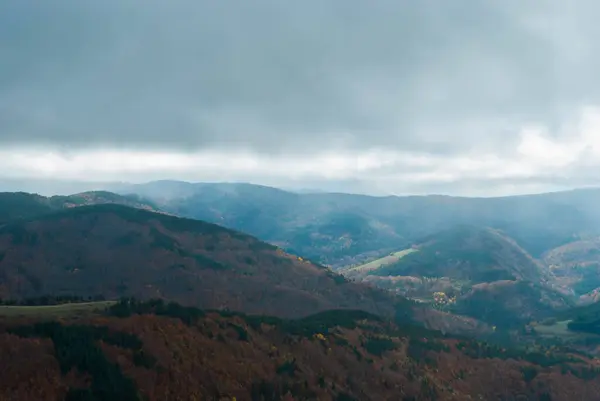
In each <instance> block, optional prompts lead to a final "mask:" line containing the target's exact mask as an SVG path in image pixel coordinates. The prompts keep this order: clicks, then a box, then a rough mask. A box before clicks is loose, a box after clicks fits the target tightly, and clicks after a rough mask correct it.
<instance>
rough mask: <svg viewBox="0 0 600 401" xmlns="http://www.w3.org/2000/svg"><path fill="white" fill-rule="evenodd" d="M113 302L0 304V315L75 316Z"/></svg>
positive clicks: (104, 306)
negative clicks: (29, 304)
mask: <svg viewBox="0 0 600 401" xmlns="http://www.w3.org/2000/svg"><path fill="white" fill-rule="evenodd" d="M114 303H115V301H99V302H81V303H68V304H60V305H41V306H13V305H0V317H36V318H58V317H76V316H83V315H89V314H90V313H94V312H101V311H104V310H105V309H106V308H107V307H109V306H111V305H114Z"/></svg>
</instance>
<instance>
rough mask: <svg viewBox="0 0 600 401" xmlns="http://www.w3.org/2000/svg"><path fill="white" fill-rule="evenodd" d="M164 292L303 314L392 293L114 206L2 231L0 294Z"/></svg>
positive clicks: (365, 305) (241, 239) (230, 235)
mask: <svg viewBox="0 0 600 401" xmlns="http://www.w3.org/2000/svg"><path fill="white" fill-rule="evenodd" d="M61 294H67V295H75V296H83V297H87V296H95V295H103V296H104V297H105V298H106V299H113V298H118V297H121V296H135V297H138V298H142V299H146V298H153V297H158V298H164V299H167V300H172V301H177V302H181V303H183V304H186V305H193V306H198V307H202V308H214V309H224V308H228V309H231V310H238V311H243V312H248V313H267V314H272V315H277V316H302V315H306V314H310V313H315V312H318V311H321V310H326V309H331V308H358V309H364V310H367V311H370V312H373V313H381V314H387V315H390V316H391V315H393V314H394V313H395V309H394V308H395V306H394V302H395V301H394V300H393V299H392V298H391V297H389V296H388V295H386V294H385V293H383V292H381V291H377V290H375V289H370V288H368V287H365V286H363V285H359V284H354V283H349V282H347V281H346V280H345V279H344V278H343V277H342V276H339V275H337V274H334V273H332V272H331V271H330V270H328V269H326V268H325V267H323V266H320V265H316V264H314V263H311V262H309V261H307V260H304V259H302V258H299V257H296V256H293V255H290V254H287V253H285V252H283V251H282V250H280V249H278V248H277V247H275V246H273V245H270V244H267V243H264V242H261V241H259V240H257V239H255V238H253V237H250V236H248V235H245V234H242V233H239V232H236V231H231V230H228V229H226V228H223V227H221V226H218V225H214V224H210V223H205V222H202V221H198V220H191V219H182V218H177V217H173V216H168V215H164V214H159V213H153V212H150V211H147V210H142V209H136V208H130V207H127V206H123V205H117V204H103V205H94V206H82V207H77V208H71V209H67V210H62V211H60V212H56V213H54V214H48V215H44V216H41V217H37V218H32V219H30V220H28V221H18V222H12V223H9V224H6V225H5V226H3V227H2V228H0V297H1V298H4V299H22V298H28V297H39V296H43V295H61Z"/></svg>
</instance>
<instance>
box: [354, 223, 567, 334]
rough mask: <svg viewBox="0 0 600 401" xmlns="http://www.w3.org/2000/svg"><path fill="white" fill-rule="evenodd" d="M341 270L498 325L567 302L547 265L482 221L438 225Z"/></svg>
mask: <svg viewBox="0 0 600 401" xmlns="http://www.w3.org/2000/svg"><path fill="white" fill-rule="evenodd" d="M342 272H343V273H344V274H345V275H346V276H347V277H350V278H353V279H356V280H359V281H366V282H370V283H373V284H375V285H377V286H379V287H382V288H387V289H391V290H393V291H395V292H397V293H400V294H402V295H405V296H409V297H413V298H417V299H422V300H427V301H429V302H431V303H433V304H434V305H435V306H436V307H440V308H444V309H447V310H450V311H454V312H456V313H459V314H464V315H468V316H472V317H475V318H477V319H481V320H483V321H486V322H489V323H491V324H495V325H498V326H511V325H518V324H522V323H524V322H527V321H529V320H532V319H540V318H544V317H548V316H551V315H552V314H553V313H554V312H555V310H556V309H560V308H566V307H567V306H568V305H569V299H568V297H567V296H566V295H565V294H563V293H560V292H559V291H557V290H556V289H555V288H554V287H555V282H554V281H555V277H554V276H553V275H552V273H551V272H550V270H549V269H547V268H546V267H545V266H544V265H543V264H541V263H539V262H538V261H536V260H535V259H533V258H532V257H531V256H530V255H529V254H528V253H527V252H526V251H525V250H524V249H523V248H521V247H520V246H519V245H518V244H517V243H516V242H515V241H514V240H512V239H511V238H510V237H508V236H506V235H505V234H504V233H502V232H500V231H498V230H495V229H491V228H485V227H484V228H481V227H475V226H458V227H455V228H452V229H449V230H443V231H441V232H439V233H437V234H433V235H429V236H427V237H424V238H422V239H421V240H419V241H417V242H416V243H414V244H412V246H411V247H410V248H407V249H405V250H403V251H401V252H396V253H393V254H391V255H388V256H386V257H384V258H382V259H378V260H375V261H372V262H369V263H367V264H365V265H360V266H355V267H351V268H348V269H345V270H343V271H342Z"/></svg>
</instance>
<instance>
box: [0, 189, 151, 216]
mask: <svg viewBox="0 0 600 401" xmlns="http://www.w3.org/2000/svg"><path fill="white" fill-rule="evenodd" d="M105 203H111V204H112V203H114V204H120V205H127V206H130V207H136V208H141V209H146V210H151V211H155V212H159V209H158V208H157V207H156V206H155V205H154V204H153V203H152V202H150V201H147V200H141V199H140V198H139V197H138V196H137V195H128V196H124V195H118V194H115V193H112V192H107V191H91V192H82V193H79V194H74V195H69V196H51V197H45V196H41V195H37V194H30V193H25V192H0V224H3V223H6V222H9V221H12V220H20V219H29V218H34V217H37V216H43V215H46V214H50V213H53V212H56V211H60V210H63V209H66V208H71V207H77V206H87V205H96V204H105Z"/></svg>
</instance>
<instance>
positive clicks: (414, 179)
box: [0, 0, 600, 196]
mask: <svg viewBox="0 0 600 401" xmlns="http://www.w3.org/2000/svg"><path fill="white" fill-rule="evenodd" d="M599 11H600V4H598V3H597V2H593V1H591V0H581V1H577V2H571V3H569V2H561V1H558V0H542V1H538V2H524V1H517V0H508V1H502V2H472V1H466V0H455V1H452V2H448V1H441V0H435V1H434V0H423V1H418V2H416V1H408V0H402V1H392V0H380V1H377V2H364V1H358V0H320V1H316V0H307V1H302V2H281V1H276V0H256V1H252V2H247V1H242V0H232V1H227V2H215V1H210V0H196V1H191V0H190V1H184V0H180V1H172V2H163V1H158V0H146V1H143V2H142V1H133V0H119V1H117V0H107V1H103V2H91V1H90V2H88V1H78V0H55V1H53V2H42V1H21V0H5V1H3V2H0V49H2V52H0V65H2V68H0V171H2V172H5V173H4V175H5V176H12V177H36V178H40V177H47V178H56V177H60V178H63V179H74V180H100V181H102V180H115V179H120V180H122V179H127V180H131V181H144V180H150V179H164V178H175V179H186V180H192V181H200V180H212V181H230V180H233V181H250V182H257V183H266V184H271V185H287V184H289V183H290V182H292V183H294V185H298V186H307V185H317V186H319V187H321V188H323V189H327V188H328V187H330V188H334V189H339V188H341V189H343V190H346V191H358V192H369V193H397V194H405V193H432V192H433V193H451V194H465V195H483V196H486V195H497V194H508V193H522V192H531V191H533V192H537V191H544V190H553V189H562V188H570V187H574V186H585V185H596V184H597V181H598V178H600V176H599V175H598V173H597V172H598V171H600V170H598V167H600V166H599V164H600V158H598V156H599V154H600V131H599V130H600V108H599V107H598V106H600V82H599V81H598V80H597V78H596V76H597V71H598V70H599V68H598V67H600V51H599V50H600V48H599V47H600V45H599V44H598V42H597V40H595V38H597V37H598V34H600V26H598V25H597V24H596V21H595V18H594V17H595V16H597V15H598V12H599Z"/></svg>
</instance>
